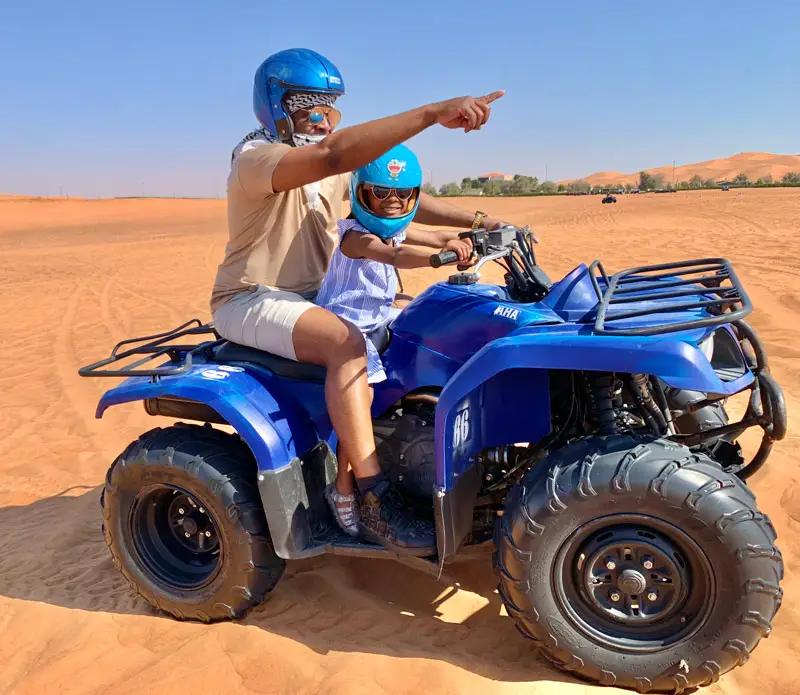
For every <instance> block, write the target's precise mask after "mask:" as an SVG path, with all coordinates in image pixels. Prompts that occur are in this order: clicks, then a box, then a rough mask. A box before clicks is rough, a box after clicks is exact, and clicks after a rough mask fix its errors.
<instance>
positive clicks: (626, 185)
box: [625, 183, 633, 193]
mask: <svg viewBox="0 0 800 695" xmlns="http://www.w3.org/2000/svg"><path fill="white" fill-rule="evenodd" d="M632 190H633V186H632V185H631V184H629V183H626V184H625V192H626V193H630V192H631V191H632Z"/></svg>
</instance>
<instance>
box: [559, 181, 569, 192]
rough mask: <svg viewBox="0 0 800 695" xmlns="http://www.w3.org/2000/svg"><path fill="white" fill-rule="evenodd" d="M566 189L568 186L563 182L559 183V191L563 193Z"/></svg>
mask: <svg viewBox="0 0 800 695" xmlns="http://www.w3.org/2000/svg"><path fill="white" fill-rule="evenodd" d="M566 190H567V187H566V186H565V185H564V184H563V183H560V184H558V193H563V192H564V191H566Z"/></svg>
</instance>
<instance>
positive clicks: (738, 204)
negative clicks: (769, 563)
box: [0, 189, 800, 695]
mask: <svg viewBox="0 0 800 695" xmlns="http://www.w3.org/2000/svg"><path fill="white" fill-rule="evenodd" d="M456 203H457V204H458V205H462V206H464V207H466V208H468V209H475V207H477V206H479V207H480V208H481V209H484V210H486V211H487V212H489V213H490V214H493V215H498V216H502V217H504V218H505V219H508V220H509V221H512V222H516V223H528V224H530V225H531V226H532V227H533V228H535V229H536V230H537V231H538V232H539V234H540V237H541V244H540V245H539V248H538V255H539V260H540V263H541V265H542V266H543V267H544V268H545V269H546V270H547V271H548V273H549V274H550V275H551V277H553V278H557V277H560V276H561V275H563V274H564V273H565V272H566V271H568V270H569V269H570V268H571V267H573V266H574V265H575V264H577V263H578V262H579V261H587V262H588V261H591V260H592V259H593V258H595V257H600V258H602V260H603V262H604V265H605V267H606V269H607V270H609V271H613V270H619V269H621V268H623V267H629V266H630V265H632V264H639V263H645V262H655V261H670V260H678V259H686V258H692V257H701V256H706V255H722V256H726V257H728V258H730V259H731V260H732V261H733V262H734V264H735V267H736V268H737V270H738V273H739V275H740V277H741V279H742V281H743V282H744V283H745V286H746V288H747V289H748V291H749V293H750V295H751V297H752V299H753V301H754V303H755V307H756V309H755V312H754V313H753V315H752V317H751V322H752V324H753V325H754V326H755V327H756V329H757V330H758V331H759V332H760V334H761V336H762V337H763V339H764V340H765V341H766V344H767V346H768V349H769V355H770V358H771V364H772V367H773V372H774V374H775V375H776V376H777V378H778V380H779V381H780V382H781V384H782V385H783V387H784V389H785V390H786V395H787V401H788V407H789V415H790V434H789V437H788V438H787V439H786V440H784V441H783V442H781V443H779V444H778V445H777V446H776V449H775V451H774V453H773V455H772V458H771V459H770V460H769V462H768V464H767V465H766V466H765V467H764V469H762V471H760V472H759V473H758V474H756V476H755V477H754V479H752V486H753V488H754V490H755V492H756V493H757V495H758V499H759V503H760V507H761V509H762V511H764V512H766V513H767V514H769V515H770V517H771V518H772V520H773V522H774V524H775V526H776V528H777V530H778V536H779V537H778V544H779V546H780V548H781V549H782V551H783V554H784V558H785V561H786V579H785V582H784V591H785V596H784V601H783V606H782V608H781V610H780V611H779V613H778V616H777V618H776V621H775V627H774V631H773V633H772V635H771V636H770V637H769V639H766V640H763V641H762V642H761V644H760V646H759V647H758V648H757V649H756V651H755V652H754V654H753V656H752V659H751V661H750V663H748V664H747V665H746V666H745V667H743V668H740V669H737V670H735V671H734V672H732V673H730V674H728V675H726V676H724V677H723V678H722V679H721V680H720V682H719V683H717V684H716V685H713V686H711V687H709V688H707V689H705V690H704V691H703V692H704V693H705V692H707V693H715V694H721V693H724V694H725V695H739V694H742V693H754V692H756V691H757V692H759V693H760V694H761V695H778V694H779V693H797V692H800V669H798V666H797V656H796V654H797V651H798V649H800V601H798V599H797V598H796V595H797V592H798V590H799V589H800V574H798V569H799V568H798V565H797V564H796V559H797V557H798V549H800V540H798V536H797V535H796V534H797V533H798V531H799V530H800V485H798V479H800V456H798V454H797V446H798V444H800V426H798V424H797V419H796V415H795V414H796V413H797V412H798V410H799V409H800V408H799V406H800V261H798V258H800V189H773V190H745V191H744V192H742V194H741V195H737V193H736V192H735V191H731V192H727V193H725V192H722V191H702V192H682V193H678V194H675V195H670V196H666V195H660V196H657V195H642V196H620V197H619V202H618V203H617V204H616V205H601V203H600V199H599V198H597V197H588V196H587V197H578V198H575V197H569V198H555V197H551V198H519V199H512V200H509V199H502V198H494V199H480V200H474V199H473V200H470V199H456ZM225 240H226V230H225V203H224V201H183V200H177V201H171V200H117V201H81V200H36V199H24V198H6V199H3V200H0V288H1V289H2V293H1V294H0V315H2V316H3V317H4V319H5V323H6V325H5V329H4V331H3V338H2V347H3V349H2V353H1V354H2V357H3V363H4V365H5V366H4V367H3V369H2V371H0V384H1V385H2V390H0V438H1V439H0V441H2V448H0V634H2V636H3V638H2V639H0V693H3V694H9V693H13V694H14V695H21V694H24V693H48V692H58V693H62V694H66V693H101V692H103V693H114V695H126V694H131V695H133V694H136V695H143V694H144V693H166V692H174V693H191V694H192V695H200V694H205V693H209V694H214V695H221V694H223V693H270V694H271V695H280V694H288V693H292V694H295V695H299V694H305V693H309V694H310V693H320V694H329V695H344V694H347V695H358V694H359V693H364V694H365V695H366V694H367V693H369V694H370V695H375V694H376V693H392V694H395V693H397V694H399V693H423V692H424V693H428V692H430V693H437V695H446V694H451V693H452V694H455V693H471V694H474V695H478V694H479V693H480V694H481V695H484V694H486V695H488V694H494V693H538V694H540V695H543V694H545V693H546V694H547V695H578V694H579V693H583V694H586V693H600V692H609V693H610V692H623V691H616V690H612V689H605V690H602V691H601V690H600V689H599V688H595V687H593V686H589V685H586V684H583V683H580V682H577V681H575V680H573V679H571V678H570V677H569V676H568V675H565V674H561V673H559V672H557V671H555V670H553V669H552V668H551V667H549V666H548V665H547V664H546V662H544V660H543V659H541V658H540V657H538V656H537V655H536V654H535V653H534V652H533V651H532V650H531V647H530V646H529V643H527V642H526V641H525V640H524V639H522V638H521V637H520V635H519V634H518V633H517V632H516V630H515V629H514V627H513V625H512V623H511V620H510V619H509V618H508V617H507V616H506V615H505V612H504V611H503V610H502V608H501V605H500V601H499V599H498V596H497V594H496V593H495V591H494V589H495V579H494V576H493V574H492V570H491V563H490V549H489V548H481V549H476V550H474V551H471V552H470V553H467V554H466V555H465V556H463V557H461V558H459V559H458V561H457V562H456V563H454V564H453V565H452V566H450V567H449V569H448V572H449V576H448V579H447V581H444V582H442V583H437V582H436V581H435V579H434V578H431V577H428V576H427V575H423V574H420V573H418V572H416V571H414V570H413V569H410V568H406V567H404V566H401V565H398V564H395V563H392V562H390V561H385V562H383V561H366V560H359V559H352V558H337V557H325V558H318V559H314V560H310V561H303V562H293V563H290V564H289V566H288V568H287V572H286V574H285V575H284V578H283V579H282V580H281V582H280V583H279V584H278V587H277V588H276V590H275V592H274V593H273V594H272V596H271V597H270V598H269V600H267V601H266V602H265V603H264V604H263V605H262V606H260V607H258V608H257V609H255V610H254V611H252V612H251V613H250V614H249V615H248V616H247V617H246V618H245V619H244V620H242V621H240V622H237V623H224V624H217V625H213V626H205V625H199V624H188V623H180V622H177V621H175V620H173V619H170V618H167V617H162V616H160V615H155V614H153V613H152V612H151V611H150V610H149V608H148V607H147V606H146V604H145V603H144V602H143V601H142V600H140V599H138V598H136V597H134V596H132V595H131V593H130V592H129V590H128V587H127V584H126V583H125V581H124V580H123V578H122V576H121V575H120V574H119V573H118V572H117V570H116V569H115V568H114V566H113V564H112V562H111V558H110V556H109V553H108V552H107V550H106V547H105V545H104V543H103V538H102V536H101V533H100V522H101V516H100V509H99V505H98V499H99V495H100V489H101V485H102V482H103V479H104V475H105V472H106V469H107V468H108V466H109V464H110V463H111V461H112V460H113V458H114V457H115V456H116V455H117V454H118V453H119V452H120V451H121V450H122V449H123V448H124V447H125V446H126V445H127V443H128V442H129V441H130V440H132V439H134V438H136V437H137V436H138V435H139V434H140V433H142V432H143V431H145V430H147V429H149V428H152V427H155V426H157V425H163V424H166V423H168V422H170V421H168V420H166V419H163V418H153V417H150V416H148V415H146V414H145V412H144V410H143V408H142V406H141V404H129V405H125V406H119V407H116V408H112V409H111V410H110V411H108V413H107V414H106V416H105V417H104V419H102V420H96V419H95V418H94V408H95V404H96V402H97V399H98V398H99V396H100V395H101V393H102V392H103V391H104V390H105V389H106V388H109V387H110V386H111V385H112V384H114V383H116V380H115V379H107V380H106V379H82V378H80V377H78V375H77V370H78V367H79V366H81V365H84V364H88V363H89V362H92V361H94V360H96V359H99V358H101V357H104V356H105V355H106V354H107V353H108V351H109V350H110V348H111V346H112V345H113V344H114V343H115V342H116V341H119V340H122V339H124V338H128V337H132V336H137V335H145V334H148V333H154V332H158V331H162V330H165V329H168V328H171V327H174V326H177V325H178V324H180V323H182V322H183V321H185V320H187V319H189V318H191V317H194V316H197V317H200V318H202V319H208V318H209V316H208V295H209V291H210V287H211V284H212V280H213V277H214V273H215V269H216V264H217V263H218V262H219V261H220V259H221V257H222V253H223V248H224V245H225ZM447 272H448V271H447V270H445V269H442V270H440V271H416V272H413V273H411V272H407V273H405V274H404V281H405V288H406V291H407V292H408V291H410V292H412V293H414V292H418V291H419V290H420V289H421V288H423V287H424V286H425V285H427V284H428V283H430V282H432V281H434V280H435V279H437V278H442V277H444V276H446V274H447Z"/></svg>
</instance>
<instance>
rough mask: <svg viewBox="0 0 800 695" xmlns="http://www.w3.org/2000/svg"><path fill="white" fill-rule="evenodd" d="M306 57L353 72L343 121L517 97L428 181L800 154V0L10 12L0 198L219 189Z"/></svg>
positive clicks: (449, 139)
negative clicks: (276, 65) (256, 76)
mask: <svg viewBox="0 0 800 695" xmlns="http://www.w3.org/2000/svg"><path fill="white" fill-rule="evenodd" d="M296 46H306V47H309V48H314V49H316V50H318V51H319V52H321V53H323V54H325V55H327V56H328V57H329V58H330V59H331V60H332V61H333V62H334V63H335V64H336V65H337V66H338V67H339V69H340V70H341V71H342V73H343V75H344V79H345V83H346V86H347V94H346V96H345V97H343V98H342V99H340V101H339V106H340V108H341V110H342V112H343V114H344V118H343V122H342V125H341V126H340V127H344V126H346V125H348V124H354V123H357V122H363V121H366V120H369V119H372V118H377V117H381V116H384V115H389V114H391V113H396V112H399V111H403V110H406V109H408V108H411V107H414V106H418V105H421V104H424V103H426V102H429V101H435V100H439V99H444V98H448V97H452V96H458V95H462V94H473V95H480V94H484V93H486V92H489V91H491V90H494V89H506V90H507V94H506V96H505V97H504V98H503V99H502V100H500V101H499V102H497V103H496V105H495V108H494V110H493V114H492V119H491V121H490V122H489V124H488V125H487V126H486V128H485V129H484V130H482V131H480V132H475V133H471V134H468V135H464V134H463V133H455V132H450V131H447V130H445V129H443V128H432V129H430V130H428V131H426V132H425V133H423V134H422V135H420V136H418V137H417V138H415V139H414V140H413V141H412V143H411V145H412V147H414V148H415V150H416V151H417V153H418V154H419V156H420V158H421V160H422V163H423V168H424V169H425V171H426V178H427V177H428V172H431V173H432V176H433V181H434V183H435V184H436V185H437V186H438V185H440V184H442V183H445V182H447V181H450V180H460V179H461V177H463V176H472V175H475V176H476V175H478V174H480V173H483V172H485V171H487V170H494V171H501V172H506V173H522V174H527V175H532V176H538V177H539V178H540V179H543V178H544V175H545V166H547V167H548V170H547V171H548V174H549V178H550V179H553V180H559V179H564V178H570V177H577V176H583V175H588V174H590V173H593V172H595V171H598V170H609V169H614V170H619V171H623V172H631V171H638V170H640V169H642V168H644V167H654V166H659V165H664V164H668V163H671V162H672V160H673V159H675V160H677V162H678V164H681V163H691V162H696V161H701V160H705V159H712V158H714V157H720V156H728V155H731V154H735V153H737V152H743V151H753V150H758V151H768V152H776V153H781V154H789V153H792V154H794V153H800V3H798V2H797V0H786V1H785V2H777V1H774V2H772V1H771V2H753V1H752V0H750V1H748V2H744V1H739V0H736V1H728V2H717V1H712V0H702V1H701V0H681V1H673V2H658V3H656V2H640V3H638V4H634V3H629V2H612V3H604V2H597V1H596V0H594V1H592V2H581V1H578V0H575V1H573V2H535V1H531V0H516V1H514V2H507V1H505V0H486V1H484V2H475V1H473V0H461V1H460V2H441V1H438V2H437V1H435V0H433V1H431V0H428V1H426V2H420V1H418V0H412V1H409V2H402V1H400V0H396V1H394V2H391V1H390V2H385V1H383V0H371V1H370V0H365V1H363V2H354V1H353V2H349V1H344V2H339V3H336V2H331V1H328V2H317V1H316V0H305V1H303V0H300V1H294V0H286V1H281V0H261V1H260V2H251V1H250V0H241V1H238V2H223V1H222V0H217V1H214V2H212V1H210V0H195V1H194V2H188V1H187V2H178V1H177V0H175V1H169V0H159V1H158V2H156V1H154V0H137V1H135V2H107V1H106V2H100V1H96V2H88V1H85V0H72V1H71V2H63V1H61V0H59V1H56V0H52V1H51V2H42V1H41V0H5V2H3V3H2V9H1V10H0V65H2V69H1V70H0V193H17V194H48V193H49V194H50V195H57V194H58V193H59V191H60V190H63V192H64V193H68V194H70V195H84V196H90V197H94V196H108V195H140V194H142V193H143V192H144V193H146V194H150V195H172V194H173V193H175V194H177V195H197V196H214V195H223V194H224V190H225V177H226V175H227V167H228V163H229V158H230V150H231V148H232V147H233V145H235V144H236V142H237V141H238V140H239V138H240V137H241V136H243V135H244V134H245V133H246V132H248V131H249V130H250V129H251V127H252V126H253V125H254V124H255V120H254V118H253V115H252V111H251V90H252V78H253V73H254V71H255V69H256V67H257V66H258V64H259V63H260V62H261V60H263V59H264V58H265V57H266V56H267V55H269V54H270V53H272V52H274V51H276V50H280V49H282V48H289V47H296Z"/></svg>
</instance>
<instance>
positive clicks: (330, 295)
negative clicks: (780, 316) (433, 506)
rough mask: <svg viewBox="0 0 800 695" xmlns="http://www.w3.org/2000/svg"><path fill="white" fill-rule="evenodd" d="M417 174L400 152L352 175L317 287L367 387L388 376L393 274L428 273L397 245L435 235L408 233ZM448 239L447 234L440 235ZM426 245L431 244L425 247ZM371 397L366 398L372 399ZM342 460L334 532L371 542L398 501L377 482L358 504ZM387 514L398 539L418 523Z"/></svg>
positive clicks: (400, 510)
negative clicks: (362, 357)
mask: <svg viewBox="0 0 800 695" xmlns="http://www.w3.org/2000/svg"><path fill="white" fill-rule="evenodd" d="M421 185H422V169H421V167H420V165H419V161H418V160H417V157H416V155H415V154H414V153H413V152H412V151H411V150H410V149H409V148H408V147H406V146H405V145H398V146H397V147H393V148H392V149H391V150H389V151H388V152H387V153H386V154H384V155H381V156H380V157H378V159H376V160H375V161H374V162H370V163H369V164H367V165H366V166H364V167H361V168H360V169H356V171H354V172H353V175H352V177H351V179H350V201H351V206H352V212H351V215H350V217H349V218H348V219H344V220H339V223H338V230H339V235H340V239H341V241H340V243H339V246H338V247H337V249H336V250H335V251H334V253H333V258H332V259H331V264H330V267H329V268H328V272H327V274H326V275H325V278H324V280H323V281H322V286H321V287H320V289H319V292H318V293H317V297H316V304H317V305H318V306H321V307H323V308H325V309H327V310H328V311H330V312H331V313H333V314H335V315H336V316H339V317H341V318H342V319H344V320H345V321H348V322H349V323H351V324H353V325H354V326H356V327H357V328H358V329H359V330H360V331H361V333H362V334H363V335H364V338H365V342H366V347H367V381H368V383H370V384H373V383H377V382H380V381H384V380H385V379H386V373H385V372H384V369H383V364H382V362H381V358H380V354H379V353H380V351H381V349H382V348H383V347H385V345H386V343H387V341H388V338H389V332H388V323H389V321H390V320H391V318H392V317H393V316H395V315H396V313H397V311H398V310H396V309H393V308H392V304H393V303H394V299H395V295H396V294H397V280H398V278H397V269H398V268H424V267H430V257H431V252H430V251H424V250H422V249H419V248H415V247H413V246H405V245H403V241H405V240H406V238H408V239H409V240H410V241H412V242H414V243H420V242H423V243H427V242H428V241H429V240H430V239H431V238H434V239H435V238H436V237H435V236H433V235H430V234H425V233H423V234H422V236H421V235H420V232H418V231H415V230H411V229H408V225H409V224H410V223H411V221H412V220H413V219H414V215H415V213H416V212H417V210H418V209H419V201H420V186H421ZM439 234H440V236H441V235H446V232H440V233H439ZM428 245H431V244H428ZM441 250H447V251H455V252H456V254H457V255H458V261H454V262H459V263H465V262H467V261H468V259H469V257H470V256H471V255H472V248H471V245H470V244H469V243H468V242H466V241H462V240H460V239H451V240H449V241H444V243H443V248H442V249H441ZM371 395H372V393H371V391H370V397H371ZM348 463H349V462H348V461H347V459H346V458H345V456H343V455H341V452H340V456H339V474H338V476H337V479H336V482H335V484H332V485H330V486H328V488H327V489H326V490H325V497H326V498H327V500H328V502H329V504H330V505H331V510H332V511H333V514H334V517H335V518H336V521H337V523H338V524H339V526H340V527H341V528H342V529H343V530H344V531H345V532H346V533H348V534H350V535H352V536H355V535H358V533H359V531H361V533H362V535H363V536H364V537H366V538H367V539H370V540H378V541H380V539H379V538H376V529H377V528H378V527H379V526H380V523H381V521H382V520H383V519H382V518H381V516H380V514H378V513H376V510H379V509H381V507H382V506H383V505H382V504H381V503H382V502H383V501H385V500H386V499H389V498H398V496H397V494H396V493H395V492H394V491H393V490H391V489H390V488H391V484H390V482H389V480H388V479H385V478H384V477H383V476H379V477H378V481H377V484H376V486H375V487H374V488H373V489H372V490H370V491H368V492H367V493H366V494H364V495H363V496H362V499H361V505H360V509H359V504H358V502H357V500H356V495H355V490H354V488H353V479H352V474H351V473H350V472H349V470H348ZM389 514H393V515H394V516H396V517H398V518H397V519H396V520H395V519H393V521H394V524H395V526H396V528H397V529H398V536H399V537H402V536H403V531H404V529H405V528H406V526H408V525H411V526H412V527H414V528H416V526H418V523H417V522H416V520H415V519H414V518H413V517H412V516H411V515H410V513H409V512H408V511H407V509H406V505H404V504H402V501H400V500H399V498H398V502H397V504H394V505H392V506H391V507H390V509H389V510H387V511H386V512H385V513H384V516H387V515H389Z"/></svg>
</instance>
